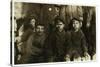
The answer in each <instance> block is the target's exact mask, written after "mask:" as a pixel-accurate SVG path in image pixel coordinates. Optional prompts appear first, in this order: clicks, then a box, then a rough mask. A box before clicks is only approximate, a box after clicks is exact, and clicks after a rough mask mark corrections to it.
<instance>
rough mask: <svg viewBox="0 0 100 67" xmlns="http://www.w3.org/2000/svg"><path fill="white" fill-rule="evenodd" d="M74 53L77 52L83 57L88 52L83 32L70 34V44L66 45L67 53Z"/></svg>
mask: <svg viewBox="0 0 100 67" xmlns="http://www.w3.org/2000/svg"><path fill="white" fill-rule="evenodd" d="M72 51H76V52H77V53H79V55H83V54H84V53H85V52H87V43H86V39H85V36H84V33H83V32H82V30H79V31H78V32H74V31H71V32H70V41H69V44H67V45H66V52H67V53H68V54H69V53H71V52H72Z"/></svg>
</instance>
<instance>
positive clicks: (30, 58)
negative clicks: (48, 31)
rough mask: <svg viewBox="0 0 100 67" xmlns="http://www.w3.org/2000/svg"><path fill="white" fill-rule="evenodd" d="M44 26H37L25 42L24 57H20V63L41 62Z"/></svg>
mask: <svg viewBox="0 0 100 67" xmlns="http://www.w3.org/2000/svg"><path fill="white" fill-rule="evenodd" d="M45 37H46V36H45V33H44V25H43V24H37V25H36V31H35V32H34V33H33V34H32V35H31V36H30V37H29V39H28V40H27V42H26V47H25V49H26V50H25V52H24V53H25V55H26V56H23V57H22V59H23V60H22V59H21V60H22V63H40V62H43V53H42V51H43V46H44V42H45Z"/></svg>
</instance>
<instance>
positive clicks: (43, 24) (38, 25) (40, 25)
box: [36, 23, 45, 28]
mask: <svg viewBox="0 0 100 67" xmlns="http://www.w3.org/2000/svg"><path fill="white" fill-rule="evenodd" d="M37 26H43V27H45V25H44V24H40V23H38V24H36V28H37Z"/></svg>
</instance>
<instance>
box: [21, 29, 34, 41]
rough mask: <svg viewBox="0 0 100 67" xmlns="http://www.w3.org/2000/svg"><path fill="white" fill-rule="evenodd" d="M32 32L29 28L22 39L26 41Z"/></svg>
mask: <svg viewBox="0 0 100 67" xmlns="http://www.w3.org/2000/svg"><path fill="white" fill-rule="evenodd" d="M31 34H32V31H31V30H29V29H28V30H27V31H25V32H24V33H23V35H22V36H21V41H22V42H24V41H26V40H27V39H28V38H29V36H30V35H31Z"/></svg>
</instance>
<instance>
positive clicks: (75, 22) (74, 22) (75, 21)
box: [73, 20, 80, 30]
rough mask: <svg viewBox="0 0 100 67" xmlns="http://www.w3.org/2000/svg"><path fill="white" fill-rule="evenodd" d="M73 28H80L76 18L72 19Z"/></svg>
mask: <svg viewBox="0 0 100 67" xmlns="http://www.w3.org/2000/svg"><path fill="white" fill-rule="evenodd" d="M73 28H74V29H75V30H76V29H79V28H80V22H79V21H77V20H74V21H73Z"/></svg>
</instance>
